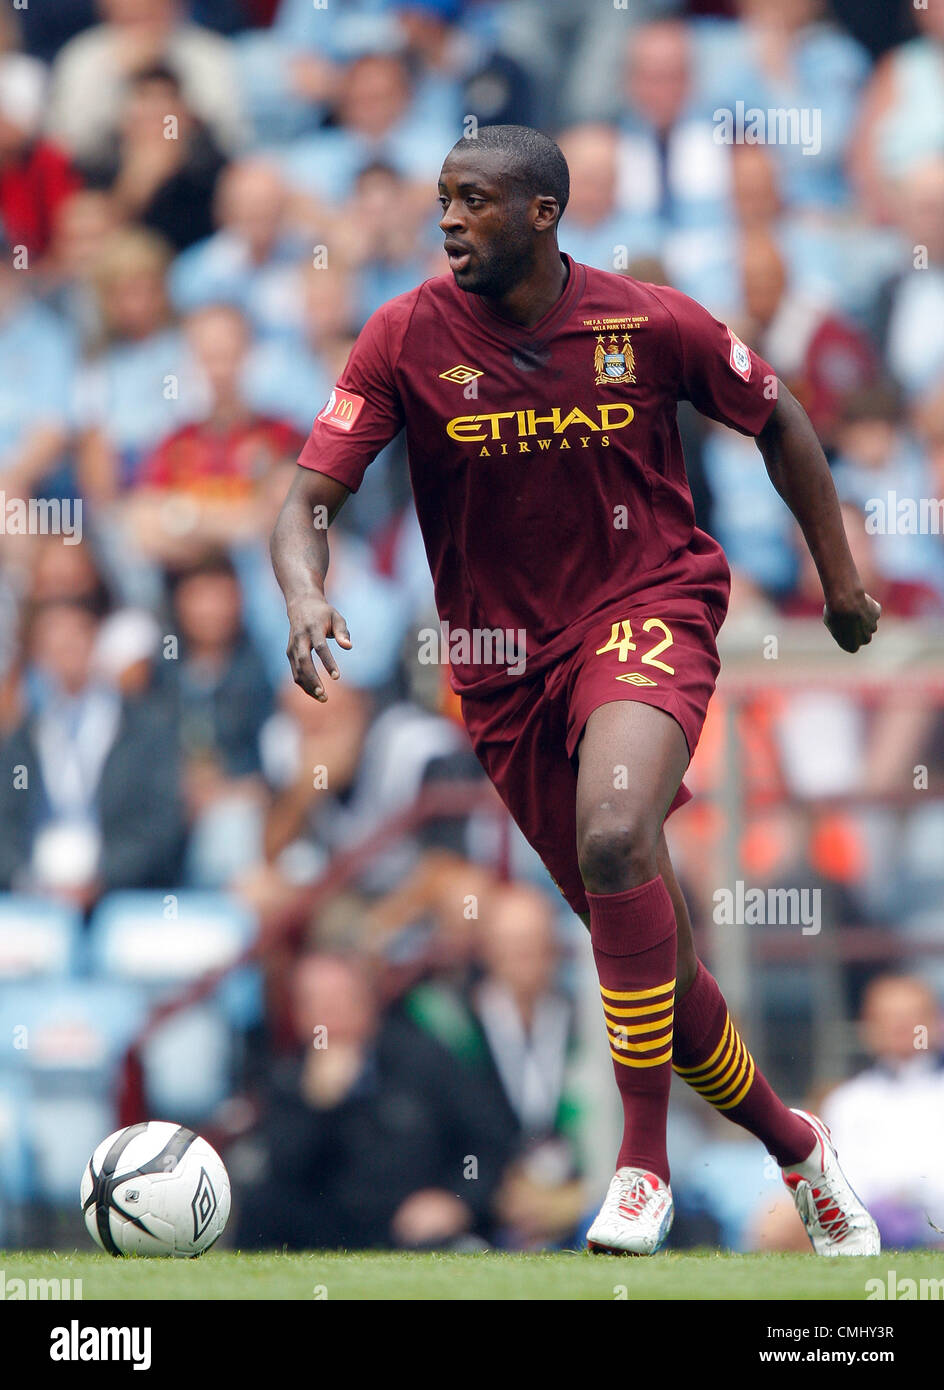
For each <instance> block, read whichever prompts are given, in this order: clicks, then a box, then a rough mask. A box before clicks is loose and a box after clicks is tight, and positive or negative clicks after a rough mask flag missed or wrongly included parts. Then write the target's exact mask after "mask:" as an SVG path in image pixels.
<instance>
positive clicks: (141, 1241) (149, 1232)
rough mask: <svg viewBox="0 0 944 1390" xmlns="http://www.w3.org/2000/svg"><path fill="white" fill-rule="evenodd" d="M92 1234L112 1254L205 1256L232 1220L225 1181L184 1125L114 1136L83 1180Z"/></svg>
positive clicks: (211, 1152)
mask: <svg viewBox="0 0 944 1390" xmlns="http://www.w3.org/2000/svg"><path fill="white" fill-rule="evenodd" d="M81 1197H82V1213H83V1215H84V1217H85V1224H86V1226H87V1227H88V1229H89V1234H90V1235H91V1237H92V1239H93V1240H94V1241H95V1243H96V1244H97V1245H100V1246H101V1247H102V1249H103V1250H107V1251H108V1253H109V1254H110V1255H175V1256H177V1257H178V1258H188V1257H192V1256H194V1255H202V1254H203V1252H204V1250H209V1248H210V1246H211V1245H212V1244H213V1242H214V1241H215V1240H217V1239H218V1237H219V1236H220V1234H221V1233H222V1230H223V1227H224V1226H225V1225H226V1222H227V1219H228V1217H229V1207H230V1186H229V1175H228V1174H227V1172H226V1169H225V1167H224V1166H223V1160H222V1159H221V1158H220V1156H219V1154H218V1153H217V1152H216V1150H215V1149H213V1148H211V1146H210V1145H209V1144H208V1143H207V1141H206V1140H205V1139H201V1138H200V1136H199V1135H198V1134H194V1132H193V1130H192V1129H184V1128H183V1126H182V1125H172V1124H167V1123H166V1122H165V1121H163V1120H148V1121H147V1122H146V1123H144V1124H138V1125H130V1126H129V1127H128V1128H127V1129H119V1130H116V1132H115V1133H114V1134H109V1136H108V1138H107V1139H103V1140H102V1142H101V1143H100V1144H99V1146H98V1148H97V1149H96V1150H95V1152H94V1153H93V1154H92V1157H91V1158H90V1159H89V1161H88V1165H87V1167H86V1169H85V1173H84V1174H83V1177H82V1187H81Z"/></svg>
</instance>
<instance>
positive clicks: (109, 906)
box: [89, 890, 261, 1028]
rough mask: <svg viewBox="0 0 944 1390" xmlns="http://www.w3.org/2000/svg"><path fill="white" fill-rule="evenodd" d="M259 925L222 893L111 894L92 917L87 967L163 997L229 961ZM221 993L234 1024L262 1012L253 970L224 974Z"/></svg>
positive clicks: (252, 1019)
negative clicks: (225, 976)
mask: <svg viewBox="0 0 944 1390" xmlns="http://www.w3.org/2000/svg"><path fill="white" fill-rule="evenodd" d="M257 929H258V924H257V922H256V918H255V915H254V913H252V912H251V911H250V909H249V908H248V907H246V906H245V904H243V903H240V902H238V901H237V900H235V899H233V898H229V897H226V896H225V895H224V894H222V893H197V892H188V891H186V890H185V891H182V892H179V893H176V892H167V893H110V894H109V895H108V897H106V898H104V899H103V900H102V902H101V903H100V904H99V906H98V908H97V909H96V912H95V914H94V916H93V918H92V923H91V928H90V932H89V947H90V953H91V961H92V967H93V970H94V972H95V974H96V975H97V976H99V977H100V978H102V979H115V980H128V981H133V982H135V983H137V984H140V985H142V986H144V987H145V988H146V989H147V990H148V992H149V993H151V994H152V996H153V997H154V998H159V999H164V998H167V997H168V995H172V994H173V993H175V992H176V990H178V989H180V988H183V987H184V986H185V985H186V984H188V983H189V982H190V981H192V980H196V979H198V978H199V977H200V976H201V975H203V974H205V973H206V972H207V971H208V970H215V969H220V968H221V967H224V966H226V965H228V964H229V963H230V962H231V961H234V960H235V959H236V958H237V957H238V956H239V955H240V954H241V952H243V951H244V950H245V949H246V948H247V947H248V946H250V945H251V944H252V942H253V941H254V939H255V936H256V932H257ZM219 997H220V1001H221V1003H222V1005H223V1007H224V1009H225V1010H226V1014H227V1017H228V1018H229V1020H230V1022H231V1023H232V1025H233V1027H235V1028H247V1027H249V1026H250V1025H251V1024H253V1023H255V1022H256V1021H257V1020H258V1019H259V1017H260V1016H261V994H260V990H259V982H258V974H257V972H256V971H255V970H253V969H248V970H237V971H235V972H233V974H232V975H230V976H228V977H227V978H226V979H225V980H224V981H223V984H222V986H221V988H220V990H219Z"/></svg>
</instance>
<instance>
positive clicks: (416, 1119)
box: [231, 956, 510, 1249]
mask: <svg viewBox="0 0 944 1390" xmlns="http://www.w3.org/2000/svg"><path fill="white" fill-rule="evenodd" d="M294 983H295V991H294V992H295V1010H294V1013H295V1025H296V1033H297V1039H298V1054H297V1056H296V1057H294V1058H291V1059H285V1060H284V1061H282V1062H280V1063H278V1064H276V1065H275V1067H274V1068H273V1070H272V1073H271V1076H270V1078H269V1081H268V1084H267V1086H266V1102H265V1107H264V1112H263V1117H262V1121H261V1124H260V1126H259V1128H258V1129H257V1130H256V1131H255V1134H254V1135H253V1136H252V1137H251V1138H250V1140H249V1141H246V1142H244V1147H243V1152H242V1154H241V1155H238V1154H237V1155H236V1156H235V1157H234V1158H233V1159H231V1163H232V1166H233V1169H234V1173H239V1172H240V1171H241V1170H243V1171H247V1179H246V1181H245V1183H244V1185H243V1191H242V1195H241V1199H240V1202H239V1204H238V1212H239V1215H238V1226H237V1233H236V1239H237V1242H238V1244H239V1245H240V1246H241V1247H242V1248H243V1249H246V1248H253V1249H258V1248H272V1247H274V1248H280V1247H282V1246H283V1245H286V1246H288V1247H289V1248H291V1249H306V1248H307V1249H312V1248H320V1249H338V1248H348V1249H350V1248H353V1249H359V1248H364V1247H368V1248H369V1247H388V1248H390V1247H393V1248H401V1249H403V1248H407V1249H409V1248H424V1247H425V1248H437V1247H439V1248H441V1247H447V1248H448V1247H450V1246H455V1245H456V1243H457V1242H461V1241H462V1239H463V1237H466V1236H468V1235H469V1234H470V1233H476V1232H478V1233H481V1232H483V1231H486V1230H487V1229H488V1219H489V1206H490V1203H491V1199H492V1195H493V1193H494V1192H495V1188H496V1186H497V1184H498V1182H499V1179H500V1177H501V1173H502V1170H503V1168H504V1164H505V1160H506V1156H507V1153H508V1150H509V1147H510V1144H509V1134H508V1130H507V1125H506V1116H505V1114H504V1113H503V1112H501V1111H498V1112H496V1110H495V1108H494V1106H493V1104H492V1097H491V1096H490V1095H489V1094H488V1092H487V1091H485V1090H484V1089H483V1088H482V1087H480V1086H479V1085H478V1084H476V1078H475V1076H474V1075H472V1074H470V1073H469V1072H468V1071H467V1070H466V1069H464V1068H463V1067H462V1065H461V1064H460V1063H458V1062H456V1061H455V1059H454V1058H453V1057H451V1056H450V1054H449V1052H448V1051H447V1050H446V1049H445V1048H443V1047H442V1046H440V1045H439V1044H438V1043H436V1042H435V1041H433V1040H432V1039H430V1038H429V1037H427V1036H425V1035H424V1034H423V1033H421V1032H420V1031H419V1030H418V1029H416V1028H415V1027H414V1026H413V1025H412V1024H411V1023H409V1021H408V1020H406V1019H405V1018H404V1017H403V1016H402V1015H399V1014H393V1015H387V1016H386V1017H384V1016H382V1015H380V1014H379V1013H378V1009H377V1004H376V1000H375V996H374V991H373V989H372V987H371V985H370V982H369V979H368V977H367V974H366V972H365V969H364V966H363V965H362V964H360V963H358V962H357V961H356V960H353V959H345V958H338V957H331V956H309V957H307V958H306V959H304V960H303V961H302V962H301V963H300V965H299V966H298V968H297V969H296V972H295V977H294ZM470 1161H472V1162H474V1165H475V1166H474V1170H473V1171H470V1170H469V1167H468V1165H469V1163H470ZM464 1165H465V1166H464ZM472 1179H474V1180H472ZM460 1248H461V1246H460Z"/></svg>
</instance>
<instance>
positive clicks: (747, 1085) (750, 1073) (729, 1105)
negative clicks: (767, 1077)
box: [712, 1052, 754, 1110]
mask: <svg viewBox="0 0 944 1390" xmlns="http://www.w3.org/2000/svg"><path fill="white" fill-rule="evenodd" d="M747 1060H748V1062H749V1063H750V1065H749V1067H748V1069H747V1079H746V1080H745V1082H744V1085H743V1086H742V1087H741V1089H740V1090H739V1091H738V1093H737V1095H736V1096H734V1097H733V1099H732V1100H726V1101H724V1102H723V1104H721V1105H718V1104H717V1102H716V1101H712V1104H713V1105H714V1106H715V1108H716V1109H717V1110H733V1109H734V1107H735V1106H736V1105H740V1104H741V1101H742V1100H743V1099H744V1097H745V1096H746V1095H747V1093H748V1091H749V1090H750V1089H751V1086H752V1085H753V1084H754V1058H753V1057H752V1056H751V1054H750V1053H749V1052H748V1054H747Z"/></svg>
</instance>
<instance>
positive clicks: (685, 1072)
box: [675, 1014, 734, 1085]
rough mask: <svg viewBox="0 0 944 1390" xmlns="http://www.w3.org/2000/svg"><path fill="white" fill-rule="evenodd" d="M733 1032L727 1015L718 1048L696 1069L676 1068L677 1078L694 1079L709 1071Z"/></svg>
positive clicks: (732, 1025)
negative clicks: (700, 1073)
mask: <svg viewBox="0 0 944 1390" xmlns="http://www.w3.org/2000/svg"><path fill="white" fill-rule="evenodd" d="M733 1031H734V1024H733V1023H732V1022H731V1015H730V1014H729V1015H728V1021H727V1023H726V1024H725V1026H724V1032H723V1033H722V1034H721V1041H720V1042H719V1043H718V1046H717V1047H716V1048H715V1050H714V1052H713V1053H712V1054H711V1056H710V1057H709V1058H708V1060H707V1062H699V1063H698V1066H697V1067H676V1068H675V1070H676V1071H677V1072H678V1074H679V1076H684V1077H695V1076H697V1075H698V1073H699V1072H701V1071H704V1072H707V1071H709V1070H710V1069H711V1068H712V1067H713V1066H714V1064H715V1062H716V1061H717V1060H718V1058H719V1057H720V1056H721V1053H722V1052H723V1051H724V1049H725V1048H726V1046H727V1044H728V1042H729V1040H730V1037H731V1034H732V1033H733ZM692 1084H693V1085H694V1082H692Z"/></svg>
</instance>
